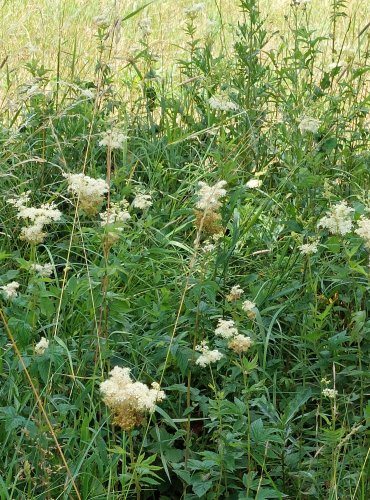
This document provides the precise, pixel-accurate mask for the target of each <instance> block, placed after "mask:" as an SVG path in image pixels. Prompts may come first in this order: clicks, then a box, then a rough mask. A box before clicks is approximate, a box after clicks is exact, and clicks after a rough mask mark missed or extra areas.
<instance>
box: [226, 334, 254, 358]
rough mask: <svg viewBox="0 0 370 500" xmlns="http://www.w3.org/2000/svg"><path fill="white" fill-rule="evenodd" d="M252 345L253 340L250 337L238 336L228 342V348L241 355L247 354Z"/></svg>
mask: <svg viewBox="0 0 370 500" xmlns="http://www.w3.org/2000/svg"><path fill="white" fill-rule="evenodd" d="M252 344H253V340H252V339H251V338H250V337H246V336H245V335H241V334H238V335H235V337H234V338H233V339H232V340H231V341H230V342H229V344H228V347H229V349H231V350H232V351H234V352H236V353H237V354H242V353H243V352H247V351H248V350H249V348H250V347H251V345H252Z"/></svg>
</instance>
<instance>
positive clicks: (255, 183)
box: [246, 179, 262, 189]
mask: <svg viewBox="0 0 370 500" xmlns="http://www.w3.org/2000/svg"><path fill="white" fill-rule="evenodd" d="M261 186H262V181H260V180H259V179H250V180H249V181H248V182H247V183H246V187H247V188H249V189H256V188H259V187H261Z"/></svg>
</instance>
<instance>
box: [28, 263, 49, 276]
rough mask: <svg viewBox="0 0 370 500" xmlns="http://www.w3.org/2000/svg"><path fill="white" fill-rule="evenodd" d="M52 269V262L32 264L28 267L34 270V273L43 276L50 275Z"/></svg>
mask: <svg viewBox="0 0 370 500" xmlns="http://www.w3.org/2000/svg"><path fill="white" fill-rule="evenodd" d="M53 269H54V268H53V265H52V264H44V265H42V264H32V265H31V267H30V270H31V271H35V273H36V274H38V275H39V276H43V277H48V276H51V274H52V273H53Z"/></svg>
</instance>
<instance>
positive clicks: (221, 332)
mask: <svg viewBox="0 0 370 500" xmlns="http://www.w3.org/2000/svg"><path fill="white" fill-rule="evenodd" d="M215 335H217V336H218V337H222V338H223V339H229V338H231V337H234V336H236V335H238V329H237V328H236V326H235V323H234V321H233V320H232V319H219V320H218V324H217V328H216V330H215Z"/></svg>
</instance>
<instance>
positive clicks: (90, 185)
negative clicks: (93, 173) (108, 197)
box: [63, 174, 109, 215]
mask: <svg viewBox="0 0 370 500" xmlns="http://www.w3.org/2000/svg"><path fill="white" fill-rule="evenodd" d="M63 177H65V178H66V179H67V182H68V191H70V192H71V193H72V194H73V195H74V196H75V197H76V198H77V200H78V201H79V206H80V208H81V210H83V211H84V212H85V213H86V214H87V215H94V214H96V213H97V211H98V210H99V207H100V205H101V203H102V202H103V199H104V195H105V194H106V193H107V192H108V191H109V186H108V184H107V183H106V182H105V180H104V179H93V178H92V177H89V176H88V175H84V174H63Z"/></svg>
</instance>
